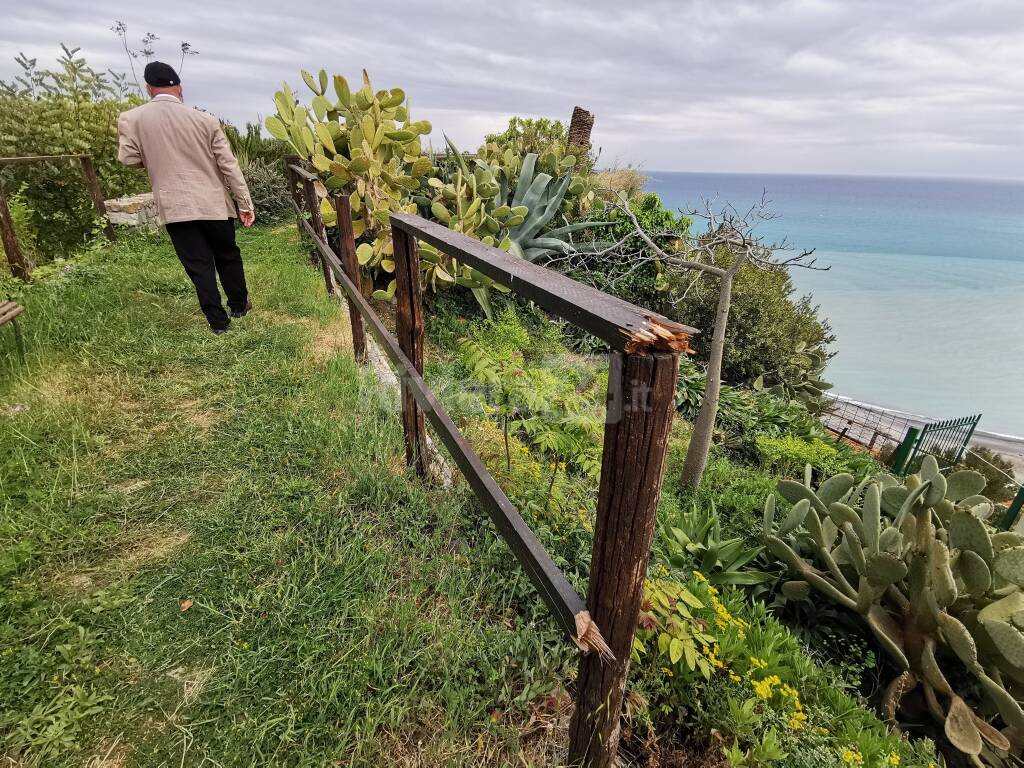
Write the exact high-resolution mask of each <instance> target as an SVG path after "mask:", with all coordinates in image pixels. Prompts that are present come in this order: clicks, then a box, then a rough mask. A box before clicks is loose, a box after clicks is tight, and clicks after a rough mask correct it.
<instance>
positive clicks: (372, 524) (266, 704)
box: [0, 227, 572, 766]
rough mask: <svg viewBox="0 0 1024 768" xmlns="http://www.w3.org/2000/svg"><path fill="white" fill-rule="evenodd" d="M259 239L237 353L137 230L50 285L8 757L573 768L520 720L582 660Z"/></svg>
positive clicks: (19, 567)
mask: <svg viewBox="0 0 1024 768" xmlns="http://www.w3.org/2000/svg"><path fill="white" fill-rule="evenodd" d="M240 242H241V246H242V250H243V253H244V254H245V257H246V266H247V273H248V276H249V282H250V290H251V292H252V294H253V300H254V303H255V305H256V309H255V311H254V312H253V313H251V314H250V315H249V316H248V317H246V318H244V319H242V320H240V321H236V322H235V324H234V328H233V329H232V330H231V332H229V333H228V334H226V335H225V336H221V337H214V336H213V335H211V334H210V333H209V331H208V329H207V328H206V327H205V324H204V322H203V320H202V316H201V315H200V314H199V311H198V307H197V306H196V301H195V297H194V295H193V293H192V289H191V286H190V285H189V284H188V282H187V280H186V279H185V276H184V274H183V272H182V270H181V267H180V265H179V264H178V262H177V260H176V259H175V258H174V256H173V253H172V251H171V249H170V246H169V244H168V243H167V242H166V241H165V240H164V239H160V238H156V239H145V238H138V237H136V238H127V239H126V240H124V241H122V242H120V243H119V244H117V245H116V246H114V247H112V248H110V249H108V250H106V251H104V252H100V253H97V254H93V255H91V256H88V257H86V258H83V259H81V260H78V261H75V262H71V263H69V264H68V265H67V266H66V267H63V268H61V267H58V268H55V269H54V270H53V271H52V274H51V275H49V276H48V277H46V278H44V279H42V280H40V281H39V283H38V284H37V285H35V286H33V287H31V288H30V289H28V290H27V291H26V293H25V296H24V299H23V302H24V303H25V304H26V306H27V313H26V316H25V318H24V322H23V324H22V325H23V328H24V331H25V334H26V342H27V346H28V349H29V362H28V366H27V367H26V368H24V369H22V368H20V367H19V366H18V365H17V364H16V363H15V362H14V355H13V350H8V349H7V348H6V347H2V346H0V444H2V445H3V446H4V450H3V453H2V456H3V458H2V463H0V467H2V474H0V539H2V541H0V551H2V554H0V577H2V578H0V612H2V622H0V698H2V699H3V701H4V703H5V706H4V707H3V711H2V714H0V765H5V764H6V765H11V766H22V765H46V766H64V765H78V766H80V765H93V766H101V765H102V766H121V765H147V766H148V765H172V764H173V765H194V766H198V765H250V764H256V763H259V764H273V765H370V764H378V765H500V764H509V763H512V762H516V763H517V764H538V763H543V764H545V765H552V764H557V762H558V758H557V757H556V756H557V755H558V754H559V749H560V748H559V746H558V745H557V744H555V743H553V742H552V740H551V739H550V738H548V737H545V736H544V734H545V733H547V732H548V731H547V730H545V729H543V728H533V729H532V730H531V729H530V728H526V727H524V722H525V721H526V720H527V712H526V710H527V706H526V705H525V704H524V703H523V702H524V697H525V698H531V697H533V696H534V695H536V693H537V692H545V691H547V690H550V689H551V688H552V687H553V686H554V685H555V681H556V680H557V679H559V677H560V674H561V669H562V667H563V666H564V664H566V663H569V662H568V661H567V660H568V659H571V656H572V652H571V649H566V648H565V644H564V643H562V642H561V641H559V640H558V635H557V633H556V632H555V630H554V629H553V627H552V625H551V623H550V622H549V621H548V620H547V619H546V618H544V613H543V610H542V609H540V608H538V607H537V603H536V600H535V599H534V598H533V597H532V594H531V592H530V590H529V589H528V587H527V586H526V581H525V577H522V576H521V575H520V574H519V571H518V568H516V567H515V564H514V560H513V559H512V558H511V555H510V554H509V553H508V551H507V549H506V548H505V547H504V545H502V544H501V543H500V542H498V541H497V540H496V539H495V537H494V536H493V535H492V534H491V529H490V527H489V526H488V525H485V524H483V523H482V518H481V515H480V513H479V512H478V511H477V510H476V509H475V508H474V506H473V504H472V502H471V501H470V500H469V499H468V497H467V494H466V493H465V491H464V490H460V489H457V490H456V491H454V492H451V491H448V492H444V493H440V492H435V491H431V490H430V489H428V488H425V487H424V486H422V485H420V484H419V483H417V482H415V481H414V480H413V479H412V478H410V477H409V476H408V475H407V474H406V472H405V468H404V461H403V458H402V437H401V424H400V420H399V418H398V414H397V409H396V405H395V403H394V401H393V400H392V397H391V395H389V394H388V393H386V392H383V391H382V390H381V389H380V388H379V387H378V386H377V384H376V382H375V381H374V380H373V379H372V378H368V377H367V375H366V374H365V373H363V372H361V371H360V370H358V369H357V368H356V367H355V365H354V364H353V363H352V361H351V357H350V355H349V354H348V351H347V345H348V338H347V333H348V331H347V327H348V326H347V319H346V318H345V317H344V315H343V313H341V312H339V310H338V308H337V306H336V305H335V304H333V303H332V302H330V301H329V300H328V299H327V298H326V297H325V296H324V295H323V287H322V283H321V282H320V277H319V273H318V272H317V271H316V270H314V269H313V268H311V267H310V266H309V264H308V262H307V260H306V259H305V257H304V255H303V254H302V253H301V249H300V248H299V246H298V242H297V239H296V237H295V235H294V229H293V228H292V227H283V228H281V229H280V230H274V231H271V230H269V229H256V230H253V231H248V232H243V233H241V234H240ZM5 343H7V341H6V340H5V339H4V340H0V344H5ZM471 552H472V556H470V553H471ZM524 606H525V610H524ZM531 692H532V693H531ZM550 698H551V701H553V702H555V701H558V697H550ZM552 707H554V704H552ZM529 713H530V714H532V715H533V722H534V723H536V722H543V723H549V722H554V721H555V720H556V719H557V718H559V717H561V716H563V715H564V713H559V712H556V711H554V710H552V711H544V710H543V707H541V706H540V705H538V704H536V703H534V704H531V705H530V707H529ZM538 733H539V734H540V735H538Z"/></svg>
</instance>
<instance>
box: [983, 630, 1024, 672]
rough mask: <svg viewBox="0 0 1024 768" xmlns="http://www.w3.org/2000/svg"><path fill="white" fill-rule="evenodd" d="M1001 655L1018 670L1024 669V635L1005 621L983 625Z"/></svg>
mask: <svg viewBox="0 0 1024 768" xmlns="http://www.w3.org/2000/svg"><path fill="white" fill-rule="evenodd" d="M982 626H983V627H984V628H985V632H987V633H988V636H989V637H990V638H991V639H992V642H993V643H995V646H996V648H998V649H999V653H1001V654H1002V655H1003V658H1005V659H1006V660H1007V661H1008V662H1010V664H1012V665H1013V666H1014V667H1015V668H1017V669H1024V635H1022V634H1021V632H1020V630H1019V629H1017V628H1016V627H1013V626H1011V625H1009V624H1007V623H1006V622H1005V621H986V622H984V623H982Z"/></svg>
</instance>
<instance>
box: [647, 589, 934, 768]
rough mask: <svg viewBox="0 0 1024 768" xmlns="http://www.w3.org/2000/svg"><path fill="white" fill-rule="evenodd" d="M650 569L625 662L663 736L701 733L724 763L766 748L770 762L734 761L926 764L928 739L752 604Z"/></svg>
mask: <svg viewBox="0 0 1024 768" xmlns="http://www.w3.org/2000/svg"><path fill="white" fill-rule="evenodd" d="M659 571H660V573H659V575H657V576H655V577H654V578H652V579H650V580H649V581H648V584H647V589H646V590H645V601H644V605H643V613H642V614H641V617H640V630H639V631H638V633H637V641H636V643H635V644H634V661H635V662H636V664H635V666H636V667H638V668H639V671H638V673H637V675H638V678H639V679H638V685H639V687H640V689H641V691H642V692H643V693H644V697H645V699H646V700H647V701H648V702H649V705H648V709H647V713H646V716H647V718H648V722H649V723H650V724H651V725H652V726H655V727H656V731H657V733H658V735H659V736H660V737H661V739H662V740H664V739H665V736H666V735H669V736H670V735H672V734H673V732H674V731H677V730H679V731H681V732H683V733H685V734H687V735H688V736H689V738H691V739H692V738H694V737H696V738H698V739H706V740H707V741H708V742H710V743H711V744H718V745H719V747H718V748H720V749H723V750H724V751H725V752H726V754H730V753H731V754H732V755H733V760H734V762H733V763H732V764H733V765H736V764H737V763H736V762H735V759H737V758H736V755H737V754H744V755H745V754H747V753H751V754H752V753H759V754H761V755H762V757H767V755H768V753H769V752H770V753H772V759H768V760H764V761H762V762H760V763H753V764H752V763H748V762H740V763H739V765H772V764H778V765H779V766H787V768H789V767H790V766H795V767H799V768H812V766H813V767H814V768H817V767H818V766H828V767H835V768H849V767H850V766H851V765H861V766H878V767H879V768H883V767H887V766H892V765H899V766H902V768H909V767H910V766H914V768H926V767H927V766H929V765H930V764H932V763H933V762H934V760H935V756H934V752H933V749H932V745H931V743H930V742H927V741H924V740H921V741H917V742H914V743H911V742H908V741H907V740H905V739H902V738H900V736H898V735H897V734H895V733H891V732H890V731H889V729H888V727H887V726H886V725H885V724H884V723H882V722H881V721H880V720H879V719H878V718H876V717H875V716H874V715H872V714H871V713H870V712H869V711H868V710H866V709H865V708H864V707H863V706H861V704H860V702H859V701H858V700H857V698H856V697H855V696H854V695H851V693H852V692H851V691H850V690H849V689H848V688H847V686H846V684H845V683H844V681H843V679H842V678H841V677H840V676H839V675H838V674H836V672H835V671H834V670H832V669H830V668H827V667H821V666H819V665H818V664H816V663H815V662H814V661H813V659H812V657H811V655H810V654H809V653H808V651H807V649H806V648H805V647H803V646H802V645H801V644H800V643H799V641H798V640H797V639H796V638H795V637H794V636H793V635H792V634H790V632H789V631H788V630H787V629H786V628H785V627H784V626H782V625H781V624H780V623H779V622H778V621H776V620H774V619H773V618H771V617H770V616H768V615H767V613H766V611H765V608H764V606H763V605H762V604H761V603H757V602H750V601H749V600H748V599H747V597H746V595H745V594H744V593H743V592H740V591H725V592H719V590H717V589H716V588H715V587H713V586H712V585H710V584H709V583H708V582H707V580H706V579H705V578H704V576H703V575H702V574H701V573H700V572H696V573H694V575H693V576H691V577H688V578H685V579H681V580H673V579H670V578H668V577H667V572H666V571H664V570H663V569H659ZM712 734H714V737H712ZM765 745H769V746H771V747H772V749H771V750H766V749H764V746H765ZM844 756H845V757H844Z"/></svg>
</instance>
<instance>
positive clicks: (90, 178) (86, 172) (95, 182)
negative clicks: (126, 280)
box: [78, 155, 116, 242]
mask: <svg viewBox="0 0 1024 768" xmlns="http://www.w3.org/2000/svg"><path fill="white" fill-rule="evenodd" d="M78 159H79V161H81V163H82V176H84V177H85V187H86V189H88V190H89V197H91V198H92V207H93V208H95V209H96V215H97V216H99V217H100V218H101V219H102V218H105V217H106V215H107V204H106V203H105V202H104V201H103V190H101V189H100V180H99V178H98V177H97V176H96V165H95V164H94V163H93V161H92V157H90V156H89V155H82V156H81V157H79V158H78ZM103 232H104V233H105V234H106V236H107V240H110V241H111V242H113V240H114V238H115V237H116V235H115V234H114V225H113V224H111V223H110V220H109V219H108V220H107V221H106V222H105V223H104V225H103Z"/></svg>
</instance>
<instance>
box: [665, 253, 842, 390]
mask: <svg viewBox="0 0 1024 768" xmlns="http://www.w3.org/2000/svg"><path fill="white" fill-rule="evenodd" d="M689 285H690V281H689V280H686V281H682V280H681V281H680V283H679V284H678V285H673V286H672V287H671V290H672V291H673V292H674V293H675V294H676V295H677V296H682V295H683V291H684V290H685V289H686V288H687V287H688V286H689ZM795 294H796V288H795V287H794V286H793V280H792V278H791V277H790V276H789V273H788V272H787V271H786V270H785V269H782V268H772V269H766V270H760V269H741V270H740V272H739V274H738V275H736V279H735V282H734V283H733V289H732V305H731V308H730V310H729V325H728V327H727V328H726V334H725V357H724V359H723V362H722V380H723V381H728V382H729V383H731V384H751V383H752V382H753V381H754V380H755V379H757V377H758V376H760V375H761V374H762V373H763V372H764V371H774V370H776V369H777V368H779V366H780V365H781V364H783V363H784V362H785V361H787V360H789V359H790V357H791V356H792V354H793V347H794V344H800V343H802V344H803V345H804V347H805V348H806V349H807V350H810V351H816V352H820V351H823V350H824V349H825V348H826V347H827V346H828V345H829V344H831V343H832V342H833V341H834V340H835V336H834V335H833V334H832V329H831V327H830V326H829V324H828V321H827V320H822V319H821V318H819V317H818V307H817V306H816V305H815V304H812V303H811V299H810V297H809V296H802V297H798V296H796V295H795ZM717 305H718V283H717V281H716V280H711V279H708V278H706V277H704V278H701V279H700V280H698V281H697V282H696V283H695V284H694V286H693V288H692V289H691V290H689V291H688V292H686V293H685V298H682V299H681V300H680V301H679V302H678V303H677V304H676V305H675V307H674V308H673V313H672V316H673V317H674V318H675V319H678V320H680V321H681V322H685V323H686V324H687V325H691V326H693V327H694V328H699V329H701V330H706V332H705V333H701V334H699V335H698V336H697V337H695V339H694V349H696V351H697V356H698V357H699V358H700V359H701V360H706V359H707V357H708V353H709V349H710V347H709V345H710V343H711V328H713V327H714V323H715V312H716V310H717Z"/></svg>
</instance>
